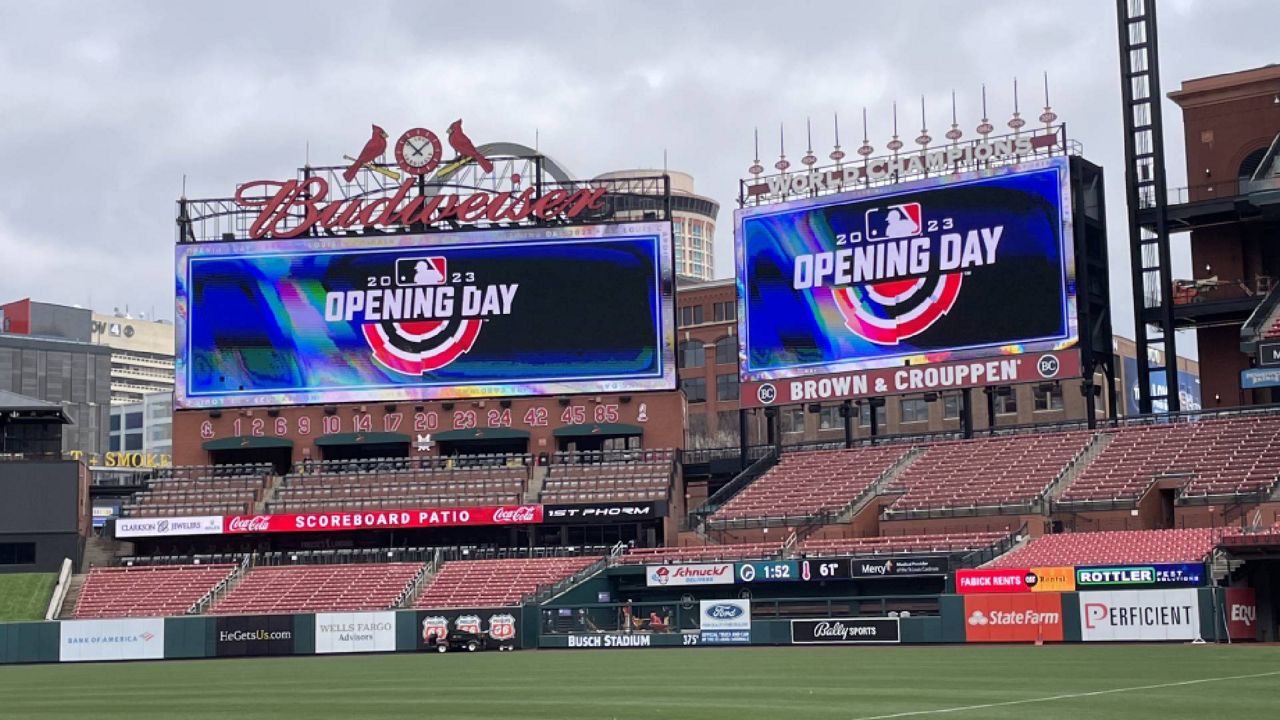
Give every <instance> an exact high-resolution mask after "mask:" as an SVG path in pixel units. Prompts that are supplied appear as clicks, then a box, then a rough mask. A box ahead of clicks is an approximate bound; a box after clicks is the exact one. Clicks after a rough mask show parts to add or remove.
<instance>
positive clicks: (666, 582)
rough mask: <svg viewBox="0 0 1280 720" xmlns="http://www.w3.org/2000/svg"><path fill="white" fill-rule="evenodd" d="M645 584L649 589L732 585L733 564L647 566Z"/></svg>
mask: <svg viewBox="0 0 1280 720" xmlns="http://www.w3.org/2000/svg"><path fill="white" fill-rule="evenodd" d="M644 570H645V584H647V585H648V586H649V587H668V586H670V587H679V586H683V585H732V584H733V581H734V574H733V563H698V564H692V565H648V566H646V567H645V569H644Z"/></svg>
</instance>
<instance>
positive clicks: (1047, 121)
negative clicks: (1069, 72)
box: [1040, 70, 1058, 134]
mask: <svg viewBox="0 0 1280 720" xmlns="http://www.w3.org/2000/svg"><path fill="white" fill-rule="evenodd" d="M1057 119H1058V115H1057V114H1056V113H1054V112H1053V108H1052V107H1049V71H1048V70H1046V71H1045V73H1044V112H1042V113H1040V122H1042V123H1044V131H1045V134H1048V133H1049V132H1050V129H1051V128H1052V126H1053V121H1054V120H1057Z"/></svg>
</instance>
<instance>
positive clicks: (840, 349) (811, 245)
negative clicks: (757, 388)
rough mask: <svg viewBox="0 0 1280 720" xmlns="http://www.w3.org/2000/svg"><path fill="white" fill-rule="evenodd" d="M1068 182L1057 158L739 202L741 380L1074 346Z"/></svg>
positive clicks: (1047, 363) (1052, 363) (1048, 361)
mask: <svg viewBox="0 0 1280 720" xmlns="http://www.w3.org/2000/svg"><path fill="white" fill-rule="evenodd" d="M1070 193H1071V190H1070V178H1069V168H1068V164H1067V160H1066V158H1055V159H1045V160H1039V161H1033V162H1028V163H1024V164H1022V165H1018V166H1010V167H1007V168H1001V169H998V170H990V171H980V172H971V173H960V174H952V175H943V176H939V177H938V178H932V179H927V180H921V181H917V182H911V183H903V184H901V185H894V186H891V187H887V188H872V189H869V190H857V191H852V192H846V193H840V194H836V195H828V196H822V197H815V198H809V199H804V200H798V201H792V202H786V203H779V204H775V205H760V206H753V207H747V208H744V209H741V210H738V211H737V213H736V217H735V220H736V232H735V243H736V248H735V249H736V256H737V266H738V297H739V304H740V307H739V313H738V318H739V320H738V322H739V344H740V346H739V352H740V361H741V368H740V369H741V376H742V380H743V381H744V382H747V383H752V382H755V383H766V384H768V381H775V380H785V379H795V378H813V377H818V376H825V375H830V374H833V373H843V372H851V371H872V370H876V369H885V368H902V367H906V366H920V365H932V364H946V363H953V364H954V363H957V362H959V361H977V360H1007V359H1008V358H1009V357H1012V356H1018V355H1022V354H1030V353H1054V351H1062V350H1067V349H1070V348H1074V347H1075V346H1076V345H1077V344H1078V341H1079V331H1078V328H1077V317H1076V284H1075V258H1074V251H1073V236H1072V227H1071V198H1070ZM1068 355H1069V356H1070V357H1067V356H1068ZM1063 363H1068V364H1071V365H1075V364H1078V354H1077V353H1058V354H1053V355H1051V356H1050V357H1048V358H1044V357H1042V359H1041V363H1040V364H1041V366H1042V370H1043V369H1044V368H1045V367H1048V368H1050V369H1052V370H1053V372H1052V373H1046V372H1043V371H1042V372H1041V373H1039V376H1040V377H1053V376H1056V375H1058V374H1059V373H1058V368H1059V367H1061V365H1062V364H1063ZM1032 364H1035V361H1034V360H1033V362H1032ZM979 365H980V364H979V363H973V362H970V363H968V364H966V365H963V366H959V367H964V368H966V369H972V370H973V371H974V373H976V374H977V375H985V374H986V370H987V369H988V368H987V366H985V365H984V366H983V367H979ZM948 367H950V366H948ZM995 370H997V371H1000V372H999V374H1002V375H1003V374H1006V373H1005V372H1004V369H1003V366H1000V365H998V364H997V365H995ZM966 371H967V370H966ZM973 379H974V380H975V382H971V383H968V384H973V385H978V384H986V383H984V382H982V377H975V378H973ZM993 379H994V378H993ZM959 384H963V383H953V385H957V386H958V385H959ZM770 387H772V385H771V384H770ZM748 390H749V388H747V389H744V398H743V399H744V404H755V403H756V401H757V400H758V401H759V402H760V403H762V404H769V402H772V401H773V393H772V391H771V393H770V394H769V396H768V397H762V398H756V397H754V396H752V395H750V394H749V393H748V392H747V391H748ZM847 395H848V394H846V396H847ZM790 399H796V400H801V399H811V398H791V397H787V398H779V401H782V400H790Z"/></svg>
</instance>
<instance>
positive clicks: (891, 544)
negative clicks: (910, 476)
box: [799, 531, 1010, 556]
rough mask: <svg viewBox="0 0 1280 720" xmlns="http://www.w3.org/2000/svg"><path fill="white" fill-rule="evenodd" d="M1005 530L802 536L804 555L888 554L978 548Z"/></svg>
mask: <svg viewBox="0 0 1280 720" xmlns="http://www.w3.org/2000/svg"><path fill="white" fill-rule="evenodd" d="M1009 534H1010V533H1007V532H998V531H997V532H972V533H950V534H942V535H899V536H893V537H865V538H827V539H813V540H805V541H804V542H803V543H801V544H800V549H799V552H800V553H802V554H804V555H810V556H813V555H892V554H919V553H954V552H966V551H973V550H982V549H985V548H989V547H991V546H992V545H994V544H996V543H998V542H1000V541H1001V540H1004V539H1005V538H1007V537H1009Z"/></svg>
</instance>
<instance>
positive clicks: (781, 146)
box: [773, 123, 791, 172]
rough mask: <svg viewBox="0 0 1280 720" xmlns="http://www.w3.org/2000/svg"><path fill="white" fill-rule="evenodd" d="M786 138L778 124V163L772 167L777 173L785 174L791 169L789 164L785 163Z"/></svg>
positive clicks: (780, 124) (780, 125)
mask: <svg viewBox="0 0 1280 720" xmlns="http://www.w3.org/2000/svg"><path fill="white" fill-rule="evenodd" d="M786 140H787V138H786V135H785V132H784V130H783V127H782V123H778V162H776V163H774V164H773V167H774V168H775V169H777V171H778V172H786V171H787V168H789V167H791V163H790V162H787V142H786Z"/></svg>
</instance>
